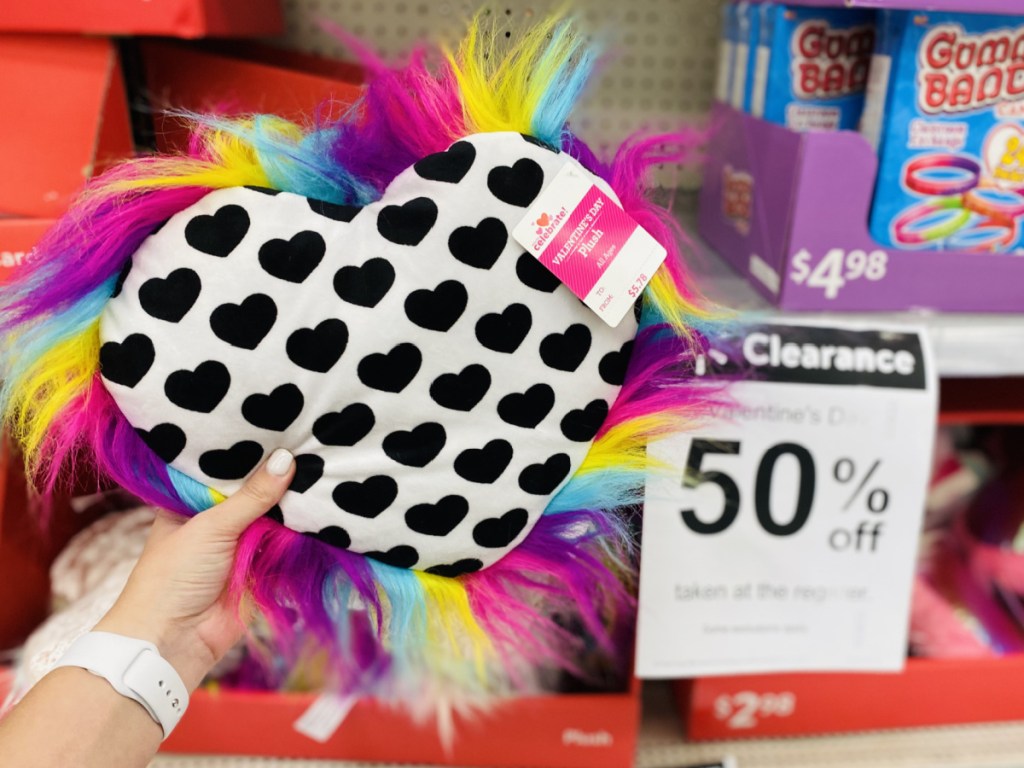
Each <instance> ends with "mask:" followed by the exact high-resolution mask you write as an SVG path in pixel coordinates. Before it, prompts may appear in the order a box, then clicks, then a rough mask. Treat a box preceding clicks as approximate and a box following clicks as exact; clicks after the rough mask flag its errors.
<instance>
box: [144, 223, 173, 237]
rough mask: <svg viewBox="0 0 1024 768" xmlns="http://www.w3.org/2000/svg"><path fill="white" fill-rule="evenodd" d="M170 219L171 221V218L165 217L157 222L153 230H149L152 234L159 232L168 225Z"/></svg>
mask: <svg viewBox="0 0 1024 768" xmlns="http://www.w3.org/2000/svg"><path fill="white" fill-rule="evenodd" d="M168 221H170V219H164V220H163V221H159V222H157V223H156V225H155V226H154V227H153V228H152V229H151V230H149V234H150V236H152V235H155V234H156V233H157V232H159V231H160V230H161V229H163V228H164V227H165V226H167V222H168Z"/></svg>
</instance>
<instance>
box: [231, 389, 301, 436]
mask: <svg viewBox="0 0 1024 768" xmlns="http://www.w3.org/2000/svg"><path fill="white" fill-rule="evenodd" d="M304 402H305V399H304V398H303V397H302V391H301V390H300V389H299V388H298V387H297V386H295V385H294V384H282V385H281V386H279V387H276V388H275V389H274V390H273V391H272V392H271V393H270V394H269V395H264V394H254V395H249V396H248V397H247V398H245V400H244V401H243V402H242V416H243V417H244V418H245V420H246V421H248V422H249V423H250V424H252V425H253V426H254V427H259V428H261V429H269V430H272V431H274V432H284V431H285V430H286V429H288V427H290V426H291V425H292V422H293V421H295V420H296V419H297V418H299V414H300V413H302V406H303V403H304Z"/></svg>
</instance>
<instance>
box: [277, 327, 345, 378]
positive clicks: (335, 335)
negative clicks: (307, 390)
mask: <svg viewBox="0 0 1024 768" xmlns="http://www.w3.org/2000/svg"><path fill="white" fill-rule="evenodd" d="M347 346H348V326H346V325H345V323H343V322H342V321H341V320H336V319H333V318H332V319H330V320H324V321H323V322H322V323H320V324H319V325H317V327H316V328H299V330H297V331H295V332H294V333H292V335H291V336H289V337H288V341H287V343H286V344H285V352H287V354H288V359H289V360H291V361H292V362H293V363H295V364H296V365H297V366H299V367H300V368H305V369H306V370H307V371H315V372H316V373H327V371H329V370H331V368H332V367H333V366H334V364H335V363H336V362H338V360H339V359H341V355H342V353H343V352H344V351H345V347H347Z"/></svg>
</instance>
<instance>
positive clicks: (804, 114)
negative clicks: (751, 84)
mask: <svg viewBox="0 0 1024 768" xmlns="http://www.w3.org/2000/svg"><path fill="white" fill-rule="evenodd" d="M760 11H761V21H760V24H761V35H760V39H761V44H760V47H759V50H758V56H757V59H758V66H759V68H760V69H761V71H759V72H758V73H757V74H756V76H755V88H754V95H753V97H752V101H751V112H752V113H753V114H754V115H755V116H758V117H763V118H764V119H765V120H769V121H771V122H773V123H779V124H780V125H785V126H786V127H787V128H789V129H791V130H794V131H836V130H849V129H856V128H857V126H858V124H859V123H860V117H861V112H862V110H863V108H864V94H865V91H866V89H867V84H868V72H869V70H870V65H871V56H872V53H873V52H874V48H875V12H874V11H872V10H863V9H857V10H853V9H846V8H812V7H803V6H793V5H787V4H785V3H766V4H764V5H762V6H761V8H760Z"/></svg>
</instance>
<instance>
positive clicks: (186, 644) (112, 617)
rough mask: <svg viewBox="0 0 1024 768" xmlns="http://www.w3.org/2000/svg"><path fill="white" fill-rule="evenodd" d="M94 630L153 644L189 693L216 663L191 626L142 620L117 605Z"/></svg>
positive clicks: (157, 620) (155, 620)
mask: <svg viewBox="0 0 1024 768" xmlns="http://www.w3.org/2000/svg"><path fill="white" fill-rule="evenodd" d="M94 629H95V631H97V632H112V633H114V634H117V635H123V636H125V637H132V638H135V639H138V640H146V641H148V642H150V643H153V645H155V646H156V647H157V650H158V651H159V652H160V655H161V656H162V657H163V658H164V659H165V660H166V661H167V662H168V663H169V664H170V665H171V666H172V667H174V670H175V671H176V672H177V673H178V675H179V676H180V677H181V679H182V681H183V682H184V683H185V686H186V687H187V688H188V692H189V693H192V691H194V690H195V689H196V688H198V687H199V684H200V683H202V681H203V678H204V677H206V673H207V672H209V671H210V669H212V668H213V665H214V664H215V663H216V662H217V659H216V658H214V656H213V653H212V651H211V650H210V648H209V647H208V646H207V645H206V643H204V642H203V640H202V638H201V637H200V635H199V633H198V632H197V631H196V629H195V628H194V627H190V626H188V624H187V623H181V622H168V621H162V620H159V619H143V618H140V617H138V615H137V614H136V613H134V612H132V611H126V610H124V608H123V606H120V605H118V604H115V605H114V607H113V608H111V609H110V611H109V612H108V613H107V614H106V616H104V617H103V618H102V619H100V621H99V623H98V624H97V625H96V626H95V628H94Z"/></svg>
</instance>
